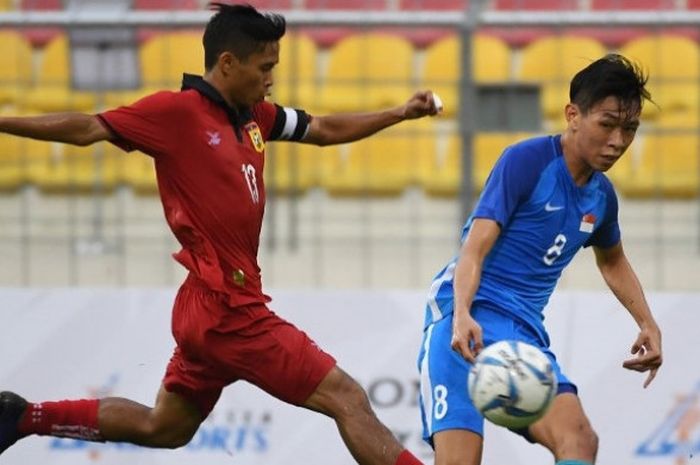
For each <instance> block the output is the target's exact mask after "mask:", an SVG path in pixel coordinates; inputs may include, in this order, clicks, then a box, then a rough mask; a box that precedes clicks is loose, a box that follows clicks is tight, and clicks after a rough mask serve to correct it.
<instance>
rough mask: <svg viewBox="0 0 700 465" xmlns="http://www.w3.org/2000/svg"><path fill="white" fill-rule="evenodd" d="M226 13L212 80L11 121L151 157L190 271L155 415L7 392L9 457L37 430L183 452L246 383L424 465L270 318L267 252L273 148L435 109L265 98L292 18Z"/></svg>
mask: <svg viewBox="0 0 700 465" xmlns="http://www.w3.org/2000/svg"><path fill="white" fill-rule="evenodd" d="M214 6H215V7H216V8H217V9H218V11H217V13H216V14H215V15H214V16H213V17H212V18H211V20H210V21H209V23H208V24H207V27H206V30H205V32H204V38H203V43H204V51H205V71H206V72H205V74H204V77H199V76H194V75H185V76H184V78H183V83H182V90H181V91H180V92H170V91H163V92H158V93H155V94H153V95H151V96H148V97H145V98H144V99H142V100H140V101H138V102H136V103H134V104H133V105H130V106H126V107H121V108H118V109H116V110H112V111H107V112H104V113H101V114H99V115H85V114H78V113H67V114H55V115H45V116H35V117H24V118H13V117H2V118H0V132H5V133H8V134H14V135H18V136H23V137H30V138H34V139H41V140H49V141H58V142H64V143H69V144H75V145H89V144H92V143H95V142H98V141H102V140H109V141H111V142H112V143H114V144H116V145H118V146H119V147H121V148H123V149H125V150H140V151H141V152H144V153H146V154H147V155H149V156H151V157H153V159H154V161H155V166H156V173H157V178H158V189H159V191H160V196H161V200H162V202H163V208H164V212H165V217H166V219H167V222H168V224H169V226H170V228H171V229H172V231H173V233H174V234H175V236H176V237H177V240H178V241H179V242H180V244H181V246H182V250H181V251H180V252H178V253H177V254H176V255H175V258H176V259H177V261H178V262H180V263H181V264H182V265H183V266H184V267H185V268H187V270H189V275H188V277H187V279H186V280H185V282H184V283H183V284H182V286H181V287H180V290H179V292H178V294H177V297H176V299H175V303H174V308H173V314H172V332H173V336H174V338H175V341H176V343H177V345H176V348H175V350H174V353H173V355H172V358H171V359H170V362H169V364H168V366H167V369H166V372H165V376H164V379H163V384H162V386H161V388H160V391H159V392H158V396H157V399H156V404H155V407H154V408H150V407H147V406H144V405H141V404H138V403H136V402H133V401H131V400H128V399H123V398H114V397H111V398H104V399H83V400H63V401H59V402H42V403H30V402H27V401H25V400H24V399H23V398H22V397H21V396H19V395H18V394H15V393H12V392H7V391H6V392H2V393H0V453H2V451H4V450H5V449H7V448H8V447H10V446H11V445H12V444H14V443H15V442H16V441H17V440H18V439H21V438H23V437H25V436H29V435H32V434H37V435H51V436H61V437H71V438H80V439H85V440H89V441H117V442H129V443H133V444H138V445H142V446H146V447H161V448H175V447H180V446H183V445H185V444H187V443H188V442H189V441H190V439H191V438H192V437H193V435H194V434H195V432H196V431H197V429H198V427H199V425H200V423H201V422H202V421H203V420H204V419H205V418H206V417H207V415H208V414H209V413H210V412H211V410H212V409H213V408H214V405H215V404H216V402H217V400H218V398H219V395H220V394H221V390H222V389H223V388H224V387H225V386H227V385H229V384H231V383H233V382H235V381H237V380H241V379H242V380H246V381H249V382H250V383H252V384H255V385H256V386H258V387H260V388H261V389H264V390H265V391H267V392H268V393H270V394H272V395H273V396H275V397H277V398H279V399H281V400H283V401H285V402H288V403H290V404H294V405H298V406H301V407H305V408H307V409H311V410H315V411H317V412H320V413H323V414H325V415H328V416H330V417H332V418H333V419H334V420H335V421H336V423H337V426H338V429H339V430H340V434H341V436H342V438H343V440H344V441H345V443H346V445H347V447H348V449H349V450H350V452H351V453H352V455H353V457H354V458H355V460H356V461H357V462H358V463H360V464H368V465H415V464H420V461H418V459H416V458H415V457H414V456H413V455H412V454H411V453H410V452H408V451H407V450H405V449H404V448H403V447H402V446H401V444H400V443H399V442H398V441H397V440H396V439H395V438H394V436H393V435H392V434H391V432H390V431H389V430H388V429H387V428H386V427H385V426H384V425H383V424H382V423H380V422H379V420H378V419H377V417H376V416H375V414H374V413H373V411H372V410H371V407H370V405H369V402H368V399H367V396H366V394H365V392H364V391H363V390H362V388H361V387H360V386H359V384H358V383H357V382H356V381H354V380H353V379H352V378H351V377H350V376H349V375H348V374H346V373H345V372H344V371H342V370H341V369H340V368H339V367H338V366H337V365H336V362H335V360H334V359H333V357H332V356H330V355H329V354H327V353H326V352H324V351H323V350H321V349H320V348H319V347H318V346H317V345H316V344H315V343H314V342H313V341H312V340H311V339H309V337H308V336H307V335H306V334H305V333H304V332H302V331H300V330H299V329H297V328H296V327H295V326H293V325H292V324H290V323H288V322H287V321H285V320H283V319H281V318H280V317H278V316H277V315H275V313H273V312H272V311H270V310H269V309H268V307H267V303H268V302H269V301H270V298H269V297H268V296H266V295H265V294H264V293H263V291H262V286H261V280H260V268H259V267H258V263H257V252H258V245H259V239H260V228H261V226H262V219H263V211H264V206H265V188H264V185H263V176H262V173H263V165H264V162H265V143H266V142H267V141H272V140H288V141H297V142H304V143H309V144H316V145H329V144H339V143H346V142H351V141H355V140H358V139H361V138H364V137H367V136H370V135H372V134H373V133H375V132H377V131H379V130H382V129H384V128H386V127H388V126H391V125H393V124H396V123H399V122H400V121H403V120H405V119H413V118H420V117H423V116H427V115H434V114H436V112H437V109H436V106H435V102H434V100H433V97H432V94H431V93H430V92H427V91H426V92H418V93H416V94H415V95H414V96H413V97H411V98H410V99H409V100H408V102H407V103H406V104H405V105H403V106H400V107H397V108H393V109H389V110H386V111H379V112H372V113H362V114H336V115H328V116H319V117H316V116H314V117H312V116H310V115H308V114H306V113H305V112H304V111H301V110H296V109H290V108H284V107H281V106H278V105H275V104H273V103H269V102H266V101H265V100H264V99H265V96H266V95H267V94H269V91H270V87H271V86H272V70H273V68H274V67H275V65H276V64H277V62H278V59H279V40H280V38H281V37H282V36H283V35H284V32H285V20H284V18H283V17H282V16H279V15H275V14H261V13H259V12H258V11H256V10H255V9H254V8H253V7H251V6H247V5H245V6H244V5H222V4H214Z"/></svg>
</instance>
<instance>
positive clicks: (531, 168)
mask: <svg viewBox="0 0 700 465" xmlns="http://www.w3.org/2000/svg"><path fill="white" fill-rule="evenodd" d="M545 165H546V163H543V157H542V156H539V154H538V153H536V152H533V151H532V150H527V149H522V148H519V147H518V146H517V145H515V146H511V147H508V148H507V149H506V150H505V151H504V152H503V154H502V155H501V157H500V158H499V159H498V161H497V162H496V165H495V166H494V167H493V169H492V170H491V173H490V174H489V177H488V179H487V180H486V185H485V186H484V190H483V192H482V193H481V197H479V201H478V203H477V205H476V208H475V209H474V214H473V215H472V217H473V218H487V219H491V220H494V221H496V222H497V223H498V224H499V226H500V227H501V228H503V227H504V226H505V225H506V224H508V222H509V220H510V217H511V216H512V215H513V212H515V209H516V208H517V207H518V205H520V203H522V202H524V201H525V200H527V199H528V198H529V197H530V195H531V194H532V191H533V190H534V188H535V186H536V184H537V181H538V179H539V177H540V174H541V173H542V170H543V168H544V166H545Z"/></svg>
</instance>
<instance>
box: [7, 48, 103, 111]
mask: <svg viewBox="0 0 700 465" xmlns="http://www.w3.org/2000/svg"><path fill="white" fill-rule="evenodd" d="M19 103H20V105H21V106H22V107H23V108H25V109H28V110H32V111H33V110H38V111H44V112H59V111H91V110H94V108H95V103H96V99H95V95H94V94H93V93H91V92H80V91H75V90H72V89H71V67H70V51H69V45H68V38H67V37H66V36H65V35H59V36H56V38H54V39H53V40H52V41H51V42H50V43H49V44H48V45H46V48H45V49H44V51H43V54H42V57H41V61H40V65H39V72H38V75H37V79H36V83H35V85H34V86H33V87H32V89H31V90H29V91H28V92H27V93H26V94H24V96H23V97H22V98H21V99H20V102H19Z"/></svg>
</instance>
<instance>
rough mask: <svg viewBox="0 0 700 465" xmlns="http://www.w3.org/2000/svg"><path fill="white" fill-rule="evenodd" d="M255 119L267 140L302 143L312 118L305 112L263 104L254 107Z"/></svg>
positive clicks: (268, 103) (267, 103)
mask: <svg viewBox="0 0 700 465" xmlns="http://www.w3.org/2000/svg"><path fill="white" fill-rule="evenodd" d="M253 117H254V118H255V121H256V122H257V123H258V126H260V129H261V130H262V133H263V138H264V139H265V140H290V141H300V140H302V139H303V138H304V137H305V136H306V134H307V133H308V132H309V124H310V123H311V116H310V115H308V114H307V113H306V112H305V111H304V110H299V109H296V108H289V107H281V106H279V105H277V104H274V103H270V102H261V103H259V104H257V105H255V107H253Z"/></svg>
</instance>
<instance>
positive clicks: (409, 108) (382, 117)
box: [302, 91, 440, 146]
mask: <svg viewBox="0 0 700 465" xmlns="http://www.w3.org/2000/svg"><path fill="white" fill-rule="evenodd" d="M439 110H440V109H439V108H438V106H437V105H436V101H435V99H434V98H433V93H432V92H431V91H421V92H416V93H415V94H414V95H413V97H411V98H410V99H409V100H408V102H406V103H405V104H404V105H402V106H400V107H396V108H390V109H387V110H383V111H376V112H369V113H337V114H334V115H326V116H314V117H313V118H312V119H311V124H310V126H309V132H308V133H307V135H306V137H305V138H304V140H303V141H302V142H304V143H306V144H314V145H321V146H323V145H333V144H344V143H347V142H353V141H356V140H360V139H364V138H365V137H368V136H371V135H372V134H374V133H376V132H378V131H381V130H382V129H385V128H388V127H389V126H393V125H394V124H397V123H400V122H401V121H404V120H407V119H416V118H422V117H424V116H428V115H436V114H437V113H439Z"/></svg>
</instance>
